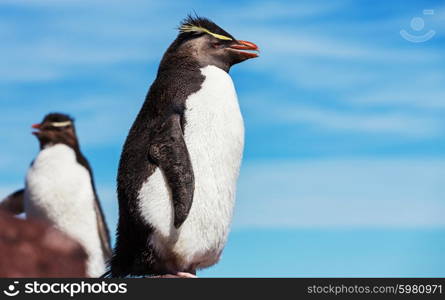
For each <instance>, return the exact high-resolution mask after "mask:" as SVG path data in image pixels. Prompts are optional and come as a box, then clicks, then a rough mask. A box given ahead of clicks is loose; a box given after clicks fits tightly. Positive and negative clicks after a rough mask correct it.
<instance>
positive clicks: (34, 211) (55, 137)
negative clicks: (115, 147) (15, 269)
mask: <svg viewBox="0 0 445 300" xmlns="http://www.w3.org/2000/svg"><path fill="white" fill-rule="evenodd" d="M33 128H34V129H35V131H34V132H33V134H34V135H35V136H36V137H37V139H38V140H39V143H40V152H39V154H38V155H37V157H36V158H35V160H34V161H33V162H32V164H31V166H30V168H29V170H28V174H27V175H26V186H25V188H24V189H23V190H20V191H17V192H15V193H13V194H12V195H10V196H9V197H7V198H6V199H5V200H3V201H2V202H1V203H0V207H1V208H4V209H7V210H9V211H11V212H13V213H16V214H19V213H21V212H25V213H26V217H27V218H33V219H40V220H44V221H46V222H48V223H49V224H51V225H53V226H55V227H56V228H57V229H59V230H60V231H62V232H64V233H65V234H67V235H68V236H70V237H72V238H73V239H75V240H77V241H78V242H79V243H80V244H81V245H82V246H83V248H84V249H85V251H86V253H87V255H88V260H87V274H88V276H90V277H98V276H101V275H102V274H103V273H104V272H105V267H106V261H107V260H108V259H109V258H110V256H111V248H110V238H109V233H108V229H107V224H106V222H105V217H104V214H103V212H102V209H101V205H100V203H99V199H98V197H97V193H96V188H95V185H94V180H93V174H92V171H91V168H90V165H89V164H88V161H87V160H86V158H85V157H84V156H83V155H82V152H81V151H80V146H79V142H78V139H77V135H76V131H75V128H74V120H73V119H72V118H70V117H69V116H67V115H65V114H60V113H52V114H49V115H47V116H46V117H45V118H44V120H43V121H42V123H40V124H35V125H33Z"/></svg>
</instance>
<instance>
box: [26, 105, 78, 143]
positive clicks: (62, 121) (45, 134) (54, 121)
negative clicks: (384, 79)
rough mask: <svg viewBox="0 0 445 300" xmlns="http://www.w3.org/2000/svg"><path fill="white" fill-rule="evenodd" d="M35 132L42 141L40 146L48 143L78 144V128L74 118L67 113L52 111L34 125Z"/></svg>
mask: <svg viewBox="0 0 445 300" xmlns="http://www.w3.org/2000/svg"><path fill="white" fill-rule="evenodd" d="M32 128H34V129H35V130H34V131H33V133H32V134H34V135H35V136H36V137H37V139H38V140H39V142H40V147H41V148H44V147H45V146H48V145H55V144H60V143H62V144H66V145H68V146H71V147H72V148H74V147H76V146H77V136H76V130H75V128H74V120H73V119H72V118H71V117H70V116H68V115H65V114H61V113H50V114H48V115H46V116H45V118H43V121H42V122H41V123H38V124H34V125H32Z"/></svg>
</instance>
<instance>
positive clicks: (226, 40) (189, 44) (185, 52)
mask: <svg viewBox="0 0 445 300" xmlns="http://www.w3.org/2000/svg"><path fill="white" fill-rule="evenodd" d="M249 51H255V52H249ZM258 51H259V49H258V46H257V45H255V44H254V43H252V42H247V41H242V40H237V39H235V38H234V37H233V36H232V35H231V34H230V33H228V32H226V31H225V30H224V29H222V28H221V27H219V26H218V25H216V24H215V23H214V22H212V21H210V20H209V19H206V18H202V17H192V16H188V17H187V18H186V19H185V20H183V21H182V23H181V24H180V26H179V35H178V37H177V38H176V40H175V41H174V42H173V44H172V45H171V46H170V48H169V50H167V53H170V54H173V55H176V56H178V57H181V56H182V57H184V56H191V57H192V58H193V59H194V60H195V61H197V62H198V63H199V65H200V66H207V65H214V66H216V67H219V68H221V69H223V70H225V71H229V70H230V67H231V66H233V65H235V64H238V63H240V62H243V61H245V60H248V59H251V58H255V57H258V54H257V53H256V52H258Z"/></svg>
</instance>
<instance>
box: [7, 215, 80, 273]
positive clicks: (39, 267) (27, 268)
mask: <svg viewBox="0 0 445 300" xmlns="http://www.w3.org/2000/svg"><path fill="white" fill-rule="evenodd" d="M86 259H87V255H86V253H85V251H84V250H83V248H82V247H81V246H80V244H79V243H77V242H76V241H74V240H73V239H71V238H69V237H67V236H66V235H65V234H63V233H61V232H59V231H58V230H56V229H54V228H52V227H50V226H48V225H46V224H44V223H42V222H39V221H34V220H22V219H18V218H15V217H14V216H12V215H10V214H9V213H6V212H3V211H0V277H10V278H11V277H12V278H20V277H53V278H54V277H85V276H86V275H85V274H86Z"/></svg>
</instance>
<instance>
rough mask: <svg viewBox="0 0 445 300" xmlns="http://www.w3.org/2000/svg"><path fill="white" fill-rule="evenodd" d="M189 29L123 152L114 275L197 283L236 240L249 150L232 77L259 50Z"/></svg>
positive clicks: (166, 60)
mask: <svg viewBox="0 0 445 300" xmlns="http://www.w3.org/2000/svg"><path fill="white" fill-rule="evenodd" d="M179 30H180V32H179V35H178V36H177V38H176V39H175V41H174V42H173V43H172V44H171V45H170V47H169V48H168V49H167V51H166V53H165V54H164V56H163V58H162V61H161V63H160V66H159V69H158V73H157V77H156V80H155V81H154V83H153V84H152V86H151V88H150V90H149V92H148V94H147V97H146V100H145V103H144V104H143V106H142V108H141V110H140V112H139V114H138V116H137V118H136V120H135V122H134V123H133V126H132V128H131V130H130V133H129V135H128V137H127V140H126V142H125V145H124V148H123V152H122V156H121V160H120V165H119V172H118V198H119V211H120V214H119V224H118V232H117V242H116V247H115V250H114V255H113V258H112V260H111V268H110V271H109V273H108V274H107V275H108V276H111V277H124V276H150V275H167V274H170V275H176V276H179V277H194V275H195V274H196V270H197V269H202V268H206V267H209V266H212V265H214V264H215V263H216V262H218V260H219V258H220V255H221V252H222V250H223V248H224V245H225V243H226V240H227V235H228V231H229V226H230V222H231V218H232V210H233V206H234V200H235V189H236V182H237V178H238V172H239V167H240V163H241V158H242V153H243V146H244V125H243V118H242V116H241V113H240V109H239V104H238V100H237V95H236V91H235V88H234V85H233V82H232V79H231V77H230V76H229V74H228V72H229V70H230V68H231V66H233V65H234V64H237V63H240V62H243V61H245V60H247V59H250V58H254V57H257V56H258V55H257V54H256V53H254V52H248V51H249V50H254V51H256V50H258V47H257V46H256V45H255V44H253V43H250V42H246V41H241V40H237V39H235V38H234V37H233V36H232V35H230V34H229V33H227V32H226V31H224V30H223V29H221V28H220V27H219V26H218V25H216V24H215V23H213V22H212V21H210V20H208V19H205V18H199V17H190V16H189V17H188V18H187V19H185V20H184V21H183V22H182V24H181V25H180V29H179ZM246 50H247V51H246Z"/></svg>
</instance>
